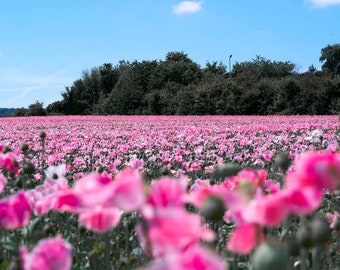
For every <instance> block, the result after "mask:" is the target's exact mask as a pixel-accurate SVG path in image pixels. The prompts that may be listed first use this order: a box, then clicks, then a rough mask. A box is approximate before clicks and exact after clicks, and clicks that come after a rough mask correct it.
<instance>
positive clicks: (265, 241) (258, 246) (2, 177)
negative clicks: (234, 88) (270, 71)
mask: <svg viewBox="0 0 340 270" xmlns="http://www.w3.org/2000/svg"><path fill="white" fill-rule="evenodd" d="M339 148H340V130H339V117H338V116H67V117H66V116H49V117H22V118H20V117H13V118H2V119H0V152H1V153H0V172H1V174H0V192H1V193H0V251H1V253H0V269H24V270H33V269H39V270H44V269H55V270H59V269H60V270H67V269H145V270H157V269H159V270H160V269H162V270H163V269H262V270H266V269H277V270H279V269H340V267H339V265H340V214H339V213H340V193H339V191H340V155H339V150H340V149H339Z"/></svg>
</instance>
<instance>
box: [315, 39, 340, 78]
mask: <svg viewBox="0 0 340 270" xmlns="http://www.w3.org/2000/svg"><path fill="white" fill-rule="evenodd" d="M319 60H320V62H322V63H323V64H322V71H324V72H326V74H331V75H340V43H338V44H334V45H327V46H326V47H325V48H323V49H322V50H321V56H320V58H319Z"/></svg>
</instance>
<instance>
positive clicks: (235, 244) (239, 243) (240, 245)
mask: <svg viewBox="0 0 340 270" xmlns="http://www.w3.org/2000/svg"><path fill="white" fill-rule="evenodd" d="M263 241H264V234H263V231H262V228H261V227H260V226H258V225H255V224H244V225H241V226H238V227H236V229H235V231H234V232H233V234H232V235H231V237H230V239H229V242H228V250H230V251H232V252H235V253H239V254H247V253H249V252H250V251H252V250H253V249H254V248H255V247H256V246H257V245H259V244H260V243H262V242H263Z"/></svg>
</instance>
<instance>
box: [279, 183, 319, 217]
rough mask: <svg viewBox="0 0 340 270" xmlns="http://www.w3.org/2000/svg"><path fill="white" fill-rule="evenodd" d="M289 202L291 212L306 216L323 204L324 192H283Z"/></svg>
mask: <svg viewBox="0 0 340 270" xmlns="http://www.w3.org/2000/svg"><path fill="white" fill-rule="evenodd" d="M281 192H282V193H283V194H284V195H285V196H286V197H287V199H288V201H289V212H290V213H291V214H293V215H299V216H300V215H306V214H309V213H311V212H313V211H314V210H315V209H317V208H318V207H319V206H320V204H321V202H322V194H323V191H322V190H320V189H315V188H303V189H284V190H282V191H281Z"/></svg>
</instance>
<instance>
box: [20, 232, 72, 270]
mask: <svg viewBox="0 0 340 270" xmlns="http://www.w3.org/2000/svg"><path fill="white" fill-rule="evenodd" d="M20 260H21V267H22V269H23V270H51V269H53V270H68V269H71V267H72V247H71V245H70V244H68V243H65V242H63V240H62V238H61V237H60V236H58V237H56V238H50V239H43V240H41V241H39V243H38V244H37V245H36V246H35V248H34V249H33V250H32V251H31V252H30V253H29V252H28V250H27V249H26V247H20Z"/></svg>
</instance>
